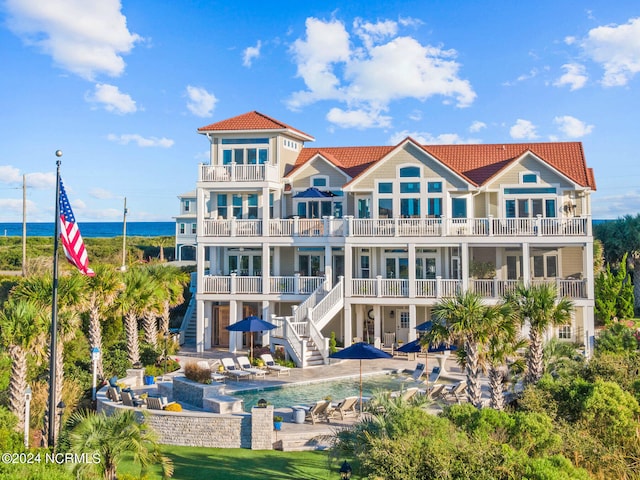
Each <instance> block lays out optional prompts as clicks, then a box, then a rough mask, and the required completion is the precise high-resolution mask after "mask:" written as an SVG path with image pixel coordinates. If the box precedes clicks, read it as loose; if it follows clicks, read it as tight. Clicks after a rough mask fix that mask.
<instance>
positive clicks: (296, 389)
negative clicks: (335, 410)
mask: <svg viewBox="0 0 640 480" xmlns="http://www.w3.org/2000/svg"><path fill="white" fill-rule="evenodd" d="M418 385H419V384H418V383H417V382H415V381H413V380H412V379H411V377H408V376H407V375H390V374H386V375H375V376H368V377H364V378H363V379H362V395H363V396H364V397H368V396H371V395H373V394H374V393H375V392H378V391H380V390H387V391H395V390H402V389H406V388H408V387H411V386H418ZM423 386H424V385H423ZM228 394H229V395H232V396H234V397H238V398H241V399H242V400H244V410H245V411H246V412H249V411H251V407H254V406H255V405H256V404H257V403H258V400H260V399H261V398H263V399H265V400H266V401H267V402H269V403H270V404H271V405H273V406H274V407H275V408H283V407H292V406H293V405H301V404H302V405H305V404H310V403H313V402H315V401H317V400H322V399H323V398H326V397H331V399H332V400H334V401H340V400H342V399H343V398H345V397H349V396H352V395H357V396H359V395H360V379H359V378H358V377H356V378H349V379H342V380H331V381H323V382H315V383H308V384H302V385H300V384H297V385H284V386H281V387H273V388H264V389H260V390H247V391H245V392H242V391H240V392H229V393H228Z"/></svg>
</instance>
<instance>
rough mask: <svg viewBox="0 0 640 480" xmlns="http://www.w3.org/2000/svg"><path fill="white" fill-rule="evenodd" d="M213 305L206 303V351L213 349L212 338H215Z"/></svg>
mask: <svg viewBox="0 0 640 480" xmlns="http://www.w3.org/2000/svg"><path fill="white" fill-rule="evenodd" d="M212 307H213V303H212V302H209V301H206V302H204V324H203V333H202V335H203V342H204V349H205V350H208V349H209V348H211V337H212V336H213V318H212V317H213V308H212Z"/></svg>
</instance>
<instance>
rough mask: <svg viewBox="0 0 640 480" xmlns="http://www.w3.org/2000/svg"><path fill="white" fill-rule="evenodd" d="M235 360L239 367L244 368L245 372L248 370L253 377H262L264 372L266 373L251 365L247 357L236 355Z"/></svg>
mask: <svg viewBox="0 0 640 480" xmlns="http://www.w3.org/2000/svg"><path fill="white" fill-rule="evenodd" d="M236 360H237V361H238V365H240V368H241V369H242V370H244V371H245V372H249V373H250V374H251V375H253V376H254V377H255V378H264V375H265V373H267V372H266V371H265V370H262V369H261V368H256V367H252V366H251V362H250V361H249V357H238V358H236Z"/></svg>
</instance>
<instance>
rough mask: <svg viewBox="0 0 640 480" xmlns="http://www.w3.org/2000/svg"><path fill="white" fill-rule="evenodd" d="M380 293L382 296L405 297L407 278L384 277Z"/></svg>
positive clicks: (407, 287) (407, 289) (407, 288)
mask: <svg viewBox="0 0 640 480" xmlns="http://www.w3.org/2000/svg"><path fill="white" fill-rule="evenodd" d="M380 293H381V295H382V296H383V297H407V296H408V295H409V280H404V279H395V278H391V279H389V278H385V279H383V280H382V283H381V289H380Z"/></svg>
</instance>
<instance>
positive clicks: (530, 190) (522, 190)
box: [504, 187, 556, 195]
mask: <svg viewBox="0 0 640 480" xmlns="http://www.w3.org/2000/svg"><path fill="white" fill-rule="evenodd" d="M504 193H505V195H520V194H536V193H553V194H554V195H555V193H556V188H555V187H516V188H505V189H504Z"/></svg>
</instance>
